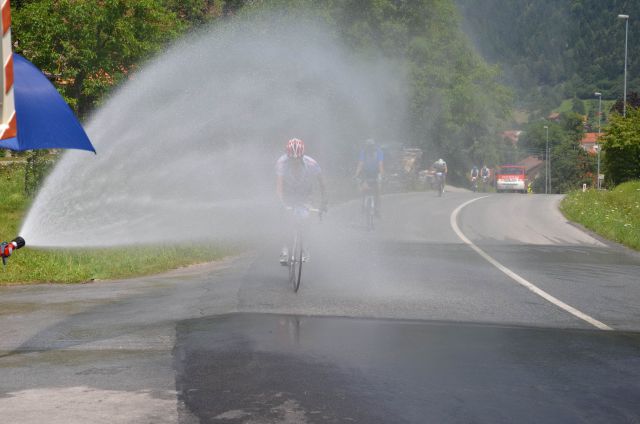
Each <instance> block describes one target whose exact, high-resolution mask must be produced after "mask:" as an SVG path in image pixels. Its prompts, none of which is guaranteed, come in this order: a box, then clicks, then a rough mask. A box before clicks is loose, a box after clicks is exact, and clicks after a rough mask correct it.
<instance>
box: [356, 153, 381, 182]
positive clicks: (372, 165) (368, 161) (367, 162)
mask: <svg viewBox="0 0 640 424" xmlns="http://www.w3.org/2000/svg"><path fill="white" fill-rule="evenodd" d="M359 160H360V162H362V174H363V177H364V178H365V179H367V180H374V179H376V178H378V174H379V173H380V162H383V161H384V153H383V152H382V149H380V148H378V147H376V148H375V149H372V150H371V151H366V150H362V151H360V159H359Z"/></svg>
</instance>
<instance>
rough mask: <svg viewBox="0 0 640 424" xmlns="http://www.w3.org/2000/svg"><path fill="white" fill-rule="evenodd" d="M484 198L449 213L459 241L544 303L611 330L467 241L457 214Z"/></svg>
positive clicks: (465, 203) (602, 328)
mask: <svg viewBox="0 0 640 424" xmlns="http://www.w3.org/2000/svg"><path fill="white" fill-rule="evenodd" d="M486 197H489V196H482V197H477V198H475V199H471V200H469V201H467V202H464V203H463V204H461V205H460V206H458V207H457V208H456V209H455V210H454V211H453V212H452V213H451V219H450V222H451V228H453V231H455V233H456V234H457V235H458V237H460V240H462V241H463V242H465V243H466V244H468V245H469V247H471V248H472V249H473V250H475V251H476V253H478V254H479V255H480V256H482V257H483V258H484V259H486V260H487V262H489V263H490V264H491V265H493V266H495V267H496V268H498V269H499V270H500V271H502V272H503V273H505V274H506V275H507V276H509V277H510V278H511V279H513V280H514V281H515V282H516V283H518V284H520V285H522V286H524V287H526V288H527V289H529V290H531V291H532V292H533V293H535V294H537V295H538V296H540V297H542V298H543V299H545V300H546V301H548V302H551V303H552V304H554V305H556V306H557V307H559V308H560V309H563V310H565V311H567V312H569V313H570V314H571V315H573V316H575V317H577V318H579V319H581V320H583V321H585V322H587V323H589V324H591V325H593V326H594V327H596V328H598V329H600V330H613V328H611V327H609V326H608V325H607V324H605V323H603V322H600V321H598V320H597V319H595V318H592V317H590V316H589V315H587V314H585V313H584V312H581V311H579V310H578V309H576V308H574V307H573V306H571V305H568V304H566V303H564V302H563V301H561V300H560V299H558V298H556V297H554V296H552V295H550V294H549V293H547V292H545V291H544V290H542V289H540V288H539V287H537V286H536V285H534V284H532V283H530V282H529V281H527V280H525V279H524V278H522V277H521V276H519V275H518V274H516V273H515V272H513V271H512V270H510V269H509V268H507V267H506V266H504V265H502V264H501V263H500V262H498V261H496V260H495V259H493V258H492V257H491V256H489V255H488V254H487V253H486V252H485V251H484V250H482V249H480V248H479V247H478V246H476V245H475V244H473V242H472V241H471V240H469V239H468V238H467V237H466V236H465V235H464V234H463V233H462V231H461V230H460V227H458V214H459V213H460V211H461V210H462V209H463V208H464V207H465V206H467V205H468V204H470V203H472V202H475V201H476V200H480V199H484V198H486Z"/></svg>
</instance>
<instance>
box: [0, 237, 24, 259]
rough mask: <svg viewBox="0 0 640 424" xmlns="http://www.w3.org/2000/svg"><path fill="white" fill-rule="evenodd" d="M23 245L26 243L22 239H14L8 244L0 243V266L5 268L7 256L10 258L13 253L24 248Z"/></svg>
mask: <svg viewBox="0 0 640 424" xmlns="http://www.w3.org/2000/svg"><path fill="white" fill-rule="evenodd" d="M25 244H26V243H25V241H24V239H23V238H22V237H16V238H14V239H13V240H11V241H10V242H6V241H3V242H2V243H0V256H2V265H3V266H6V265H7V259H8V258H9V256H11V254H12V253H13V251H14V250H18V249H20V248H22V247H24V245H25Z"/></svg>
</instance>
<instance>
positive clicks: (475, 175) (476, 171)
mask: <svg viewBox="0 0 640 424" xmlns="http://www.w3.org/2000/svg"><path fill="white" fill-rule="evenodd" d="M469 176H470V177H471V186H472V187H473V191H478V177H479V176H480V170H479V169H478V167H477V166H475V165H473V168H471V172H470V173H469Z"/></svg>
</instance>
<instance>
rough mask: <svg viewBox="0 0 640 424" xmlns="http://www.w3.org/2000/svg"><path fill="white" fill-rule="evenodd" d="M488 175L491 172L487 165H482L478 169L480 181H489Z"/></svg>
mask: <svg viewBox="0 0 640 424" xmlns="http://www.w3.org/2000/svg"><path fill="white" fill-rule="evenodd" d="M490 175H491V172H490V171H489V168H487V165H484V166H483V167H482V169H481V170H480V178H482V182H483V183H486V182H487V181H489V176H490Z"/></svg>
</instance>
